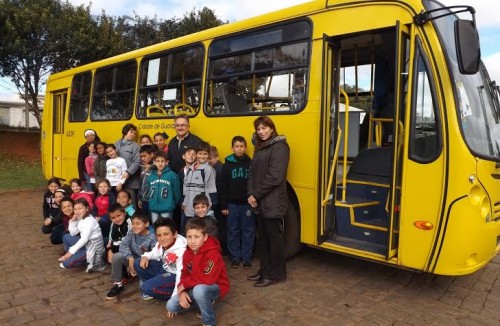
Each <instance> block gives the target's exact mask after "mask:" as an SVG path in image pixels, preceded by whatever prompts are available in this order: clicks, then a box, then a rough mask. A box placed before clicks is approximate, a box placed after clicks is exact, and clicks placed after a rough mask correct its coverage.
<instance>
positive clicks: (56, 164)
mask: <svg viewBox="0 0 500 326" xmlns="http://www.w3.org/2000/svg"><path fill="white" fill-rule="evenodd" d="M67 97H68V91H67V90H59V91H57V92H52V93H51V96H50V100H51V101H52V105H51V108H52V153H53V154H52V176H54V177H58V178H61V177H62V176H63V175H64V174H63V167H64V164H63V148H62V137H63V136H64V114H65V111H66V110H65V108H66V102H67V101H66V100H67Z"/></svg>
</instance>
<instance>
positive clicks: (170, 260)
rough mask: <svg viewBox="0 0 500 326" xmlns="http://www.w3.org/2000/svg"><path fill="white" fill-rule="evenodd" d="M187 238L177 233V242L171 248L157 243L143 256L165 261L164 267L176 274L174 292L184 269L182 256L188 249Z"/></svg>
mask: <svg viewBox="0 0 500 326" xmlns="http://www.w3.org/2000/svg"><path fill="white" fill-rule="evenodd" d="M186 247H187V240H186V238H184V237H183V236H182V235H180V234H177V235H176V236H175V242H174V243H173V244H172V246H171V247H170V248H167V249H164V248H163V247H162V246H161V245H160V243H158V242H157V243H156V245H155V246H154V247H153V249H152V250H151V251H150V252H146V253H145V254H143V255H142V256H143V257H147V258H148V259H149V260H156V261H161V262H162V263H163V269H164V270H165V271H166V272H169V273H171V274H176V277H175V284H176V286H175V287H174V292H173V293H172V295H175V294H176V292H177V284H179V280H180V278H181V270H182V256H183V255H184V252H185V251H186Z"/></svg>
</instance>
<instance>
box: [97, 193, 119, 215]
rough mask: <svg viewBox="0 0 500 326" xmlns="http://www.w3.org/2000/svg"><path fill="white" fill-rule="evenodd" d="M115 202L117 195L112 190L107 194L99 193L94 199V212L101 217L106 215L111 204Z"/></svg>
mask: <svg viewBox="0 0 500 326" xmlns="http://www.w3.org/2000/svg"><path fill="white" fill-rule="evenodd" d="M114 203H116V196H115V194H114V193H113V192H112V191H111V190H110V191H108V193H107V194H105V195H101V194H99V195H98V196H97V198H96V199H95V200H94V210H93V211H92V214H93V215H94V216H99V217H101V216H104V215H106V214H108V208H109V206H111V205H113V204H114Z"/></svg>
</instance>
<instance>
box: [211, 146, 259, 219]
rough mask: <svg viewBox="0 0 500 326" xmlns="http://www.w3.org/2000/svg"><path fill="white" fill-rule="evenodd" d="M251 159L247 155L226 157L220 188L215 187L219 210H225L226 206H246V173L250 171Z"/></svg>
mask: <svg viewBox="0 0 500 326" xmlns="http://www.w3.org/2000/svg"><path fill="white" fill-rule="evenodd" d="M251 161H252V160H251V159H250V157H249V156H248V155H246V154H245V155H243V156H242V157H238V156H236V155H234V154H231V155H229V156H228V157H226V162H225V163H224V165H223V166H222V173H221V174H222V175H221V178H220V186H219V185H218V186H217V193H218V194H219V205H220V209H221V210H224V209H227V204H228V202H229V203H234V204H246V203H247V202H248V196H247V183H248V182H247V181H248V171H249V170H250V163H251Z"/></svg>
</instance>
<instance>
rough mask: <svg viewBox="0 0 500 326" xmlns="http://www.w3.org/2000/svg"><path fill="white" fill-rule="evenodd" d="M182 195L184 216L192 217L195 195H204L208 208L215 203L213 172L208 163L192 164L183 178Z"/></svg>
mask: <svg viewBox="0 0 500 326" xmlns="http://www.w3.org/2000/svg"><path fill="white" fill-rule="evenodd" d="M183 188H184V189H183V191H182V194H183V195H184V201H183V202H182V205H183V206H184V207H185V210H184V212H185V214H186V216H194V208H193V199H194V197H196V195H199V194H205V195H206V196H207V198H208V201H209V203H210V206H212V205H215V204H216V203H214V201H217V188H216V186H215V170H214V168H213V167H211V166H210V165H209V164H208V163H203V164H196V163H195V164H193V165H191V166H190V167H189V170H188V171H187V173H186V176H185V177H184V185H183Z"/></svg>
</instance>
